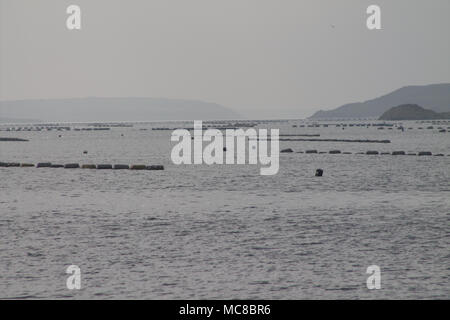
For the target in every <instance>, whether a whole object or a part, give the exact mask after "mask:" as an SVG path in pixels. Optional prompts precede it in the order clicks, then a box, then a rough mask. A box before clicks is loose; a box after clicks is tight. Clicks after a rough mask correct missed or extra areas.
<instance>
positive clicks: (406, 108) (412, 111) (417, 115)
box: [379, 104, 450, 120]
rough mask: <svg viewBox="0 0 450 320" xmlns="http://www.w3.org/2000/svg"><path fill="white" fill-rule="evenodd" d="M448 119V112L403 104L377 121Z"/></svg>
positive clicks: (390, 110)
mask: <svg viewBox="0 0 450 320" xmlns="http://www.w3.org/2000/svg"><path fill="white" fill-rule="evenodd" d="M433 119H450V112H443V113H438V112H435V111H433V110H427V109H424V108H422V107H421V106H418V105H417V104H403V105H401V106H397V107H393V108H391V109H389V110H388V111H386V112H385V113H383V114H382V115H381V117H380V119H379V120H433Z"/></svg>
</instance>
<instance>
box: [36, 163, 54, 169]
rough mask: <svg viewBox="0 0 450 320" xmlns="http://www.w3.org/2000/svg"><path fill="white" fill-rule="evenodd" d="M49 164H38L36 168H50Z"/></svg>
mask: <svg viewBox="0 0 450 320" xmlns="http://www.w3.org/2000/svg"><path fill="white" fill-rule="evenodd" d="M51 165H52V164H51V163H50V162H39V163H38V164H37V165H36V168H50V167H51Z"/></svg>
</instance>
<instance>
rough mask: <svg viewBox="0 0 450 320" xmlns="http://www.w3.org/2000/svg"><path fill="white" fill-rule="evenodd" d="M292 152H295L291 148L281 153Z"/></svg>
mask: <svg viewBox="0 0 450 320" xmlns="http://www.w3.org/2000/svg"><path fill="white" fill-rule="evenodd" d="M291 152H294V150H292V149H291V148H288V149H283V150H281V151H280V153H291Z"/></svg>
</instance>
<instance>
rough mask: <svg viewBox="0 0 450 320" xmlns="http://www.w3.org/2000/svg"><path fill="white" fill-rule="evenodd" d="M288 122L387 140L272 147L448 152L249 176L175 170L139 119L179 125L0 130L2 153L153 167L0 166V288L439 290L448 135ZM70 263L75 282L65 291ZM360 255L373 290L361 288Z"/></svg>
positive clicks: (302, 158) (436, 293)
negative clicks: (76, 270) (152, 167)
mask: <svg viewBox="0 0 450 320" xmlns="http://www.w3.org/2000/svg"><path fill="white" fill-rule="evenodd" d="M293 124H300V122H299V121H290V122H273V123H270V125H269V126H270V127H272V128H279V129H280V131H281V133H290V134H294V133H298V134H302V133H303V134H304V133H308V134H311V133H317V134H320V135H321V138H354V139H366V138H367V139H390V140H392V143H390V144H362V143H330V142H281V146H280V147H281V148H287V147H290V148H293V149H294V150H295V151H304V150H307V149H317V150H319V151H329V150H332V149H340V150H342V151H349V152H353V153H356V152H365V151H367V150H378V151H380V152H381V151H394V150H404V151H406V152H409V151H411V152H419V151H431V152H433V153H444V154H445V155H446V156H445V157H434V156H433V157H417V156H398V157H395V156H390V155H379V156H367V155H356V154H351V155H343V154H341V155H329V154H301V153H291V154H280V171H279V173H278V174H277V175H275V176H260V175H259V169H258V168H257V167H256V166H251V165H239V166H238V165H222V166H220V165H215V166H206V165H196V166H194V165H191V166H189V165H183V166H175V165H173V164H172V162H171V160H170V151H171V147H172V146H173V144H171V142H170V133H171V131H152V130H151V127H162V126H167V127H175V126H180V123H178V124H175V123H172V124H170V123H164V124H161V123H159V124H158V123H155V124H135V125H134V127H132V128H112V129H111V130H110V131H79V132H76V131H73V130H72V131H70V132H14V133H12V132H0V136H2V137H5V136H11V137H19V138H27V139H30V141H29V142H0V161H5V162H13V161H16V162H32V163H37V162H44V161H50V162H54V163H62V164H64V163H68V162H79V163H80V164H82V163H95V164H100V163H112V164H114V163H125V164H140V163H143V164H163V165H164V166H165V169H166V170H164V171H139V172H134V171H129V170H124V171H113V170H81V169H75V170H68V169H36V168H0V178H1V184H0V234H1V238H0V298H34V299H39V298H89V299H90V298H97V299H107V298H125V299H130V298H144V299H178V298H180V299H181V298H182V299H202V298H208V299H213V298H218V299H231V298H233V299H234V298H255V299H311V298H324V299H347V298H360V299H374V298H382V299H400V298H401V299H403V298H404V299H410V298H419V299H432V298H438V299H449V298H450V278H449V277H450V251H449V248H450V157H449V156H447V155H449V154H450V133H448V132H447V133H439V132H438V130H437V129H436V128H435V129H433V130H431V129H430V130H427V129H423V130H419V129H417V127H419V126H422V127H426V126H427V125H423V124H417V123H414V122H411V123H407V124H406V125H405V126H406V127H414V128H415V129H412V130H406V131H405V132H402V131H401V130H395V129H394V130H388V129H385V130H377V129H376V128H374V127H370V128H365V127H347V128H346V129H345V130H342V128H336V127H334V126H330V127H328V128H323V127H320V128H308V127H305V128H298V127H297V128H293V127H292V125H293ZM181 126H192V123H183V124H181ZM258 127H267V124H261V125H259V126H258ZM435 127H436V126H435ZM141 129H148V130H146V131H143V130H141ZM58 135H61V137H59V136H58ZM84 150H87V151H88V154H87V155H84V154H83V151H84ZM317 168H322V169H324V176H323V177H320V178H319V177H314V172H315V170H316V169H317ZM72 264H75V265H78V266H79V267H80V268H81V279H82V280H81V285H82V289H81V290H79V291H77V290H74V291H71V290H68V289H67V288H66V279H67V277H68V275H67V274H66V273H65V270H66V268H67V266H69V265H72ZM370 265H378V266H380V268H381V286H382V288H381V289H380V290H368V289H367V287H366V279H367V277H368V275H367V274H366V268H367V267H368V266H370Z"/></svg>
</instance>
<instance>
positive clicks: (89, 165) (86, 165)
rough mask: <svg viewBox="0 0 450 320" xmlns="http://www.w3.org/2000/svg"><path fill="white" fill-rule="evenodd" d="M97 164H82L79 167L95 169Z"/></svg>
mask: <svg viewBox="0 0 450 320" xmlns="http://www.w3.org/2000/svg"><path fill="white" fill-rule="evenodd" d="M96 167H97V166H96V165H95V164H83V165H82V166H81V169H95V168H96Z"/></svg>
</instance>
